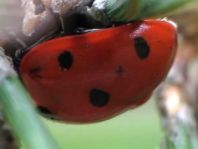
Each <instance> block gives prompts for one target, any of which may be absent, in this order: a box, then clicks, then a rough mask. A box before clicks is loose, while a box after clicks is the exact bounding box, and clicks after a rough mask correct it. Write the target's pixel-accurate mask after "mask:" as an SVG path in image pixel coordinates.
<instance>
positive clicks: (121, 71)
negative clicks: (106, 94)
mask: <svg viewBox="0 0 198 149" xmlns="http://www.w3.org/2000/svg"><path fill="white" fill-rule="evenodd" d="M116 73H117V74H118V75H119V76H122V75H123V74H124V67H123V66H122V65H119V66H118V67H117V69H116Z"/></svg>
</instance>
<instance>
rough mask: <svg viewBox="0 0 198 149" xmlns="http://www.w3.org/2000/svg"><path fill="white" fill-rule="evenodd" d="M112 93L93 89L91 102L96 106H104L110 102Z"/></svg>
mask: <svg viewBox="0 0 198 149" xmlns="http://www.w3.org/2000/svg"><path fill="white" fill-rule="evenodd" d="M109 98H110V95H109V93H107V92H105V91H103V90H100V89H92V90H91V91H90V102H91V104H92V105H94V106H96V107H103V106H105V105H107V104H108V102H109Z"/></svg>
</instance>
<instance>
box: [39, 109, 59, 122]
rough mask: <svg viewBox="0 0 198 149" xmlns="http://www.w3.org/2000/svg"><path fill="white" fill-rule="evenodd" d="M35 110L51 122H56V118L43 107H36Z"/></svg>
mask: <svg viewBox="0 0 198 149" xmlns="http://www.w3.org/2000/svg"><path fill="white" fill-rule="evenodd" d="M37 109H38V111H39V113H41V115H42V116H44V117H46V118H48V119H51V120H58V118H57V117H56V116H55V115H54V114H53V113H52V112H51V111H50V110H49V109H48V108H46V107H43V106H38V107H37Z"/></svg>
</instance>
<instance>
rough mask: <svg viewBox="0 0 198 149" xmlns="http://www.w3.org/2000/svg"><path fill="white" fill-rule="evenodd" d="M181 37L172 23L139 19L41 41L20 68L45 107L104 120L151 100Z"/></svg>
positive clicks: (80, 118)
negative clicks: (124, 23) (178, 38)
mask: <svg viewBox="0 0 198 149" xmlns="http://www.w3.org/2000/svg"><path fill="white" fill-rule="evenodd" d="M176 41H177V36H176V29H175V27H174V26H173V25H172V24H171V23H169V22H167V21H163V20H145V21H138V22H134V23H131V24H126V25H121V26H118V27H112V28H107V29H102V30H98V31H94V32H89V33H84V34H80V35H73V36H65V37H61V38H56V39H53V40H50V41H46V42H44V43H41V44H40V45H38V46H35V47H34V48H32V49H30V50H29V52H28V53H27V54H26V55H25V56H24V57H23V58H22V61H21V63H20V68H19V72H20V75H21V77H22V79H23V81H24V84H25V86H26V87H27V89H28V90H29V91H30V93H31V95H32V96H33V98H34V99H35V102H36V104H37V106H38V107H39V109H40V110H41V112H43V113H45V114H47V115H48V116H52V117H56V118H58V119H60V120H62V121H67V122H78V123H87V122H95V121H101V120H105V119H108V118H111V117H113V116H115V115H117V114H119V113H121V112H123V111H126V110H128V109H131V108H134V107H137V106H138V105H141V104H143V103H144V102H145V101H147V99H148V98H149V97H150V95H151V94H152V91H153V90H154V89H155V88H156V87H157V85H158V84H159V83H160V82H161V81H162V80H163V79H164V78H165V76H166V74H167V72H168V70H169V68H170V66H171V64H172V61H173V58H174V55H175V52H176V50H175V49H176V44H177V42H176Z"/></svg>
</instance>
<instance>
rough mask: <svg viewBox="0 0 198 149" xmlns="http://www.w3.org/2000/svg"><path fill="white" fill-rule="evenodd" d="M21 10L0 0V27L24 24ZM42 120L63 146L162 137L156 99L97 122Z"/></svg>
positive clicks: (145, 143)
mask: <svg viewBox="0 0 198 149" xmlns="http://www.w3.org/2000/svg"><path fill="white" fill-rule="evenodd" d="M8 10H9V11H8ZM20 10H21V9H20V3H19V1H18V0H0V31H1V29H2V28H5V27H6V28H7V29H9V28H11V29H12V30H15V29H16V30H17V28H20V27H21V16H22V13H21V11H20ZM43 120H44V122H45V124H46V125H47V126H48V128H49V130H50V132H51V133H52V135H53V137H54V138H55V140H56V141H57V142H58V144H59V146H60V148H61V149H157V148H159V145H160V140H161V133H160V125H159V119H158V115H157V110H156V108H155V103H154V100H153V99H151V100H149V101H148V102H147V103H146V104H144V105H143V106H141V107H139V108H137V109H134V110H131V111H128V112H126V113H124V114H122V115H119V116H117V117H115V118H113V119H110V120H107V121H104V122H100V123H95V124H86V125H85V124H84V125H74V124H63V123H57V122H54V121H48V120H45V119H43ZM30 129H31V128H30Z"/></svg>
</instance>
